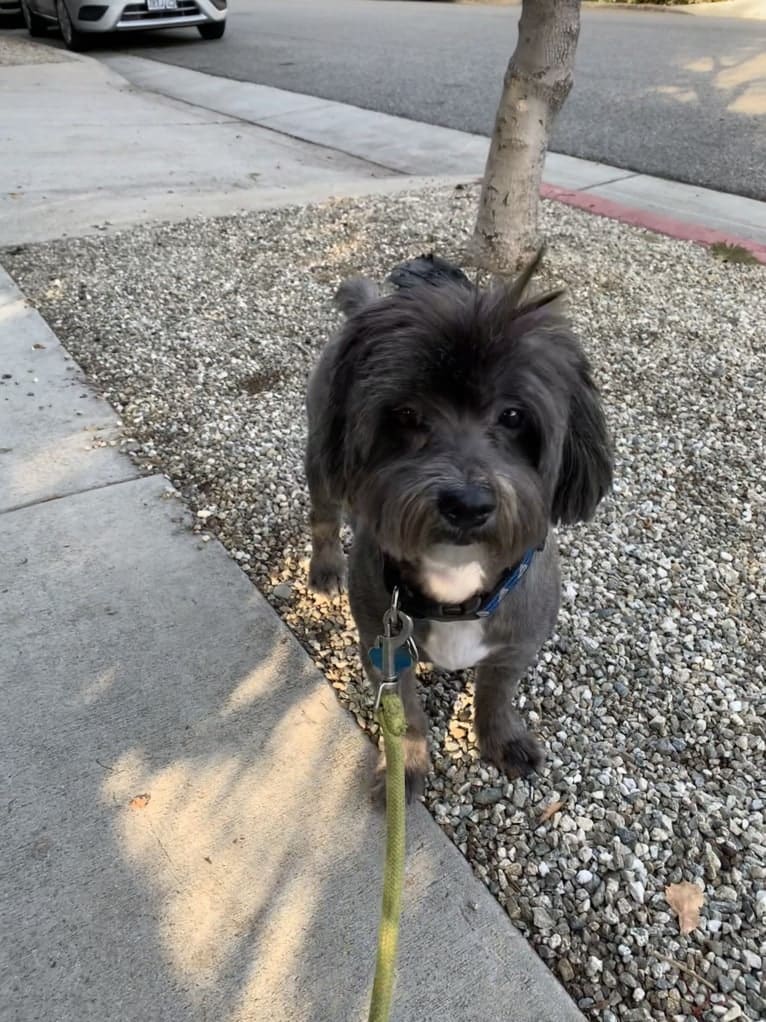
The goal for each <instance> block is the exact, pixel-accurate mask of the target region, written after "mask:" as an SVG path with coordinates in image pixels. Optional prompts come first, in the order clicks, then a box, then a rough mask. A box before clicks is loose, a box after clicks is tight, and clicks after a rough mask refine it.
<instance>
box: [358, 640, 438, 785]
mask: <svg viewBox="0 0 766 1022" xmlns="http://www.w3.org/2000/svg"><path fill="white" fill-rule="evenodd" d="M365 648H366V647H365ZM363 661H364V669H365V672H366V674H367V677H368V678H369V679H370V683H371V684H372V686H373V690H374V692H375V694H376V695H377V692H378V687H379V686H380V682H381V677H380V672H379V671H377V670H376V669H375V668H374V667H373V666H372V664H370V662H369V659H368V657H367V655H366V654H364V655H363ZM399 694H400V695H401V697H402V703H403V704H404V713H405V716H406V718H407V731H406V733H405V735H404V739H403V741H404V783H405V786H406V791H407V801H408V802H411V801H412V799H413V798H414V797H417V796H418V795H422V794H423V791H424V788H425V779H426V774H427V773H428V771H429V769H430V768H431V759H430V756H429V755H428V739H427V737H426V736H427V734H428V718H427V717H426V714H425V711H424V710H423V705H422V703H421V702H420V696H419V695H418V682H417V675H416V674H415V668H414V667H410V668H409V669H408V670H406V671H404V672H403V673H402V674H401V675H400V676H399ZM385 791H386V757H385V753H384V752H383V749H381V750H380V752H379V757H378V765H377V768H376V770H375V779H374V782H373V797H374V798H375V799H378V800H380V801H381V802H382V801H384V799H385Z"/></svg>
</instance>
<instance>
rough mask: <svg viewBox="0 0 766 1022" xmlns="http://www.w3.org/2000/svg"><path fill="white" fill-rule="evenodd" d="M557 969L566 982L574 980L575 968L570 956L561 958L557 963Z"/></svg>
mask: <svg viewBox="0 0 766 1022" xmlns="http://www.w3.org/2000/svg"><path fill="white" fill-rule="evenodd" d="M556 969H557V970H558V974H559V976H561V979H562V980H563V981H564V983H571V982H572V980H573V979H574V969H573V968H572V963H571V962H570V961H569V959H568V958H559V960H558V962H557V964H556Z"/></svg>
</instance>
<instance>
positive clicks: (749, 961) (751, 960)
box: [739, 948, 763, 972]
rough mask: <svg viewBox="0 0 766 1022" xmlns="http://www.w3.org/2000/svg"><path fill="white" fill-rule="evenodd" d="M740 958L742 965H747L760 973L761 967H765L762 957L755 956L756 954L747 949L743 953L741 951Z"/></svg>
mask: <svg viewBox="0 0 766 1022" xmlns="http://www.w3.org/2000/svg"><path fill="white" fill-rule="evenodd" d="M739 957H740V959H741V960H742V964H743V965H745V966H746V967H747V968H748V969H755V970H756V971H758V972H760V970H761V967H762V965H763V960H762V959H761V956H760V955H757V954H755V952H753V951H749V950H748V949H747V948H744V949H743V950H742V951H740V953H739Z"/></svg>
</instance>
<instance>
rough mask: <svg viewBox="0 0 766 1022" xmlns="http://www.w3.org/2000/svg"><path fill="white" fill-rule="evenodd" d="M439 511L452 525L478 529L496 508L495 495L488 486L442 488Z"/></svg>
mask: <svg viewBox="0 0 766 1022" xmlns="http://www.w3.org/2000/svg"><path fill="white" fill-rule="evenodd" d="M438 506H439V512H440V514H441V515H442V517H443V518H446V519H447V521H448V522H449V523H450V525H455V526H457V527H458V528H461V529H478V527H479V526H480V525H483V524H484V523H485V522H486V521H487V519H488V518H489V516H490V515H491V514H492V512H493V511H494V510H495V497H494V494H493V493H492V490H490V489H489V488H488V487H486V486H461V487H455V488H454V489H450V490H442V492H441V493H440V494H439V501H438Z"/></svg>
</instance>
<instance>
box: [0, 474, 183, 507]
mask: <svg viewBox="0 0 766 1022" xmlns="http://www.w3.org/2000/svg"><path fill="white" fill-rule="evenodd" d="M152 478H159V479H165V478H166V476H165V475H163V473H162V472H152V474H151V475H148V476H142V475H132V476H125V478H124V479H112V480H110V482H108V483H99V484H98V485H96V486H84V487H83V488H82V489H81V490H71V491H70V492H69V493H54V494H52V495H51V496H50V497H40V498H39V499H38V500H28V501H25V502H24V503H22V504H14V506H13V507H5V508H0V515H10V514H13V513H14V512H15V511H27V510H29V508H32V507H38V506H39V505H40V504H52V503H53V501H55V500H67V498H68V497H79V496H81V495H82V494H83V493H91V492H95V491H96V490H108V489H109V488H110V487H112V486H122V485H123V484H124V483H135V482H137V481H138V480H140V479H152ZM168 485H170V484H168Z"/></svg>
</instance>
